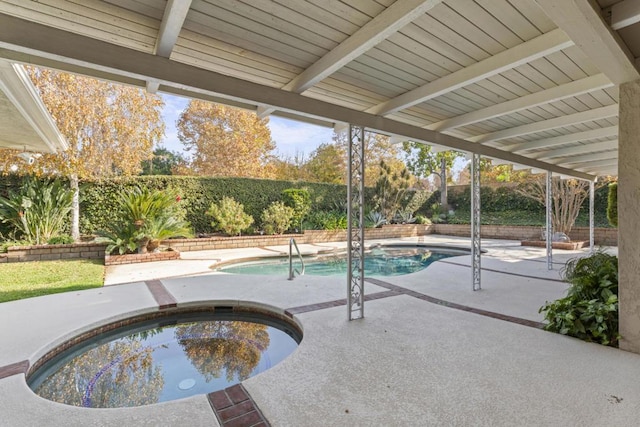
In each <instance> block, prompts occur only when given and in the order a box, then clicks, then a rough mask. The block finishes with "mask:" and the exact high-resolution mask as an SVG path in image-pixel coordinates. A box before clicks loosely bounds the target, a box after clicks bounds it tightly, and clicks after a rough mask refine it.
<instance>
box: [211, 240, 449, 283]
mask: <svg viewBox="0 0 640 427" xmlns="http://www.w3.org/2000/svg"><path fill="white" fill-rule="evenodd" d="M456 255H461V253H456V252H453V251H441V250H438V251H434V250H430V249H429V248H424V247H415V246H411V247H387V246H385V247H377V248H373V249H371V250H370V251H368V252H367V253H366V254H365V260H364V274H365V275H366V276H400V275H403V274H409V273H415V272H416V271H420V270H424V269H425V268H427V267H428V266H429V265H430V264H431V263H433V262H435V261H438V260H440V259H444V258H448V257H452V256H456ZM293 266H294V268H296V269H298V270H300V261H299V260H298V259H297V258H294V263H293ZM218 271H223V272H225V273H234V274H276V275H284V276H288V274H289V260H288V258H277V259H265V260H263V261H256V262H247V263H241V264H235V265H230V266H228V267H222V268H220V269H218ZM346 273H347V254H346V252H345V253H338V254H331V255H322V256H318V257H315V258H306V259H305V274H310V275H315V276H337V275H345V274H346Z"/></svg>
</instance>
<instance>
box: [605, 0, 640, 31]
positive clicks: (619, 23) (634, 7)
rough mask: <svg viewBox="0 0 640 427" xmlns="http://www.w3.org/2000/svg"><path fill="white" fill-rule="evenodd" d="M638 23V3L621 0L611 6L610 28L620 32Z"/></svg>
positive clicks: (635, 0)
mask: <svg viewBox="0 0 640 427" xmlns="http://www.w3.org/2000/svg"><path fill="white" fill-rule="evenodd" d="M636 22H640V1H638V0H623V1H621V2H619V3H616V4H614V5H613V6H611V28H612V29H614V30H620V29H622V28H625V27H628V26H630V25H633V24H635V23H636Z"/></svg>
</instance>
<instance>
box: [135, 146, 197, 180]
mask: <svg viewBox="0 0 640 427" xmlns="http://www.w3.org/2000/svg"><path fill="white" fill-rule="evenodd" d="M186 162H187V161H186V160H185V158H184V156H183V155H182V154H180V153H178V152H177V151H169V150H167V149H166V148H164V147H158V148H156V149H155V150H153V156H152V158H151V159H150V160H144V161H143V162H142V173H141V174H140V175H173V174H174V173H175V172H176V171H177V170H179V168H180V167H181V166H184V165H185V164H186Z"/></svg>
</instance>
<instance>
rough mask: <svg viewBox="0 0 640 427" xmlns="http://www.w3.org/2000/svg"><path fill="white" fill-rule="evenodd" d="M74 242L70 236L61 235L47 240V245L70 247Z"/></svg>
mask: <svg viewBox="0 0 640 427" xmlns="http://www.w3.org/2000/svg"><path fill="white" fill-rule="evenodd" d="M73 242H74V240H73V237H71V236H69V235H68V234H61V235H59V236H54V237H52V238H50V239H49V240H47V243H48V244H50V245H69V244H71V243H73Z"/></svg>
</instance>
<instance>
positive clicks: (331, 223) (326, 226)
mask: <svg viewBox="0 0 640 427" xmlns="http://www.w3.org/2000/svg"><path fill="white" fill-rule="evenodd" d="M304 228H305V229H307V230H345V229H346V228H347V214H346V213H344V212H342V211H337V210H334V211H314V212H311V213H310V214H309V217H308V218H307V220H306V221H305V223H304Z"/></svg>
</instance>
